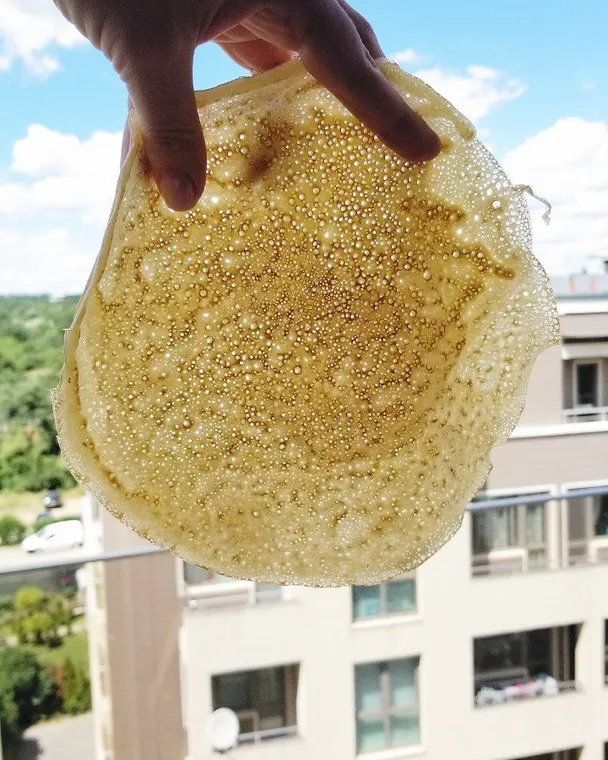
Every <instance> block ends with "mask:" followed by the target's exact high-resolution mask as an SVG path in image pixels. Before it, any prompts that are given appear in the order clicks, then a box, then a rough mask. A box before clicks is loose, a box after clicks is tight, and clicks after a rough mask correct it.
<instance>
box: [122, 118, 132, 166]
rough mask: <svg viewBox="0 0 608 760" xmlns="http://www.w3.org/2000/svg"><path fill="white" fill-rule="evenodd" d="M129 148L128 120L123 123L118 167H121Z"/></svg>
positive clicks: (129, 132)
mask: <svg viewBox="0 0 608 760" xmlns="http://www.w3.org/2000/svg"><path fill="white" fill-rule="evenodd" d="M130 147H131V130H130V129H129V119H127V120H126V121H125V127H124V129H123V132H122V146H121V149H120V165H121V166H122V165H123V164H124V162H125V159H126V157H127V155H128V153H129V148H130Z"/></svg>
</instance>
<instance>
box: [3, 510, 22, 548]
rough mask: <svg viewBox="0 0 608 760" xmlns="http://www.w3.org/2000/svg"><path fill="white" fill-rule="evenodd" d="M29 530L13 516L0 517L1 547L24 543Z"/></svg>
mask: <svg viewBox="0 0 608 760" xmlns="http://www.w3.org/2000/svg"><path fill="white" fill-rule="evenodd" d="M26 530H27V528H26V527H25V525H24V524H23V523H22V522H21V521H20V520H18V519H17V518H16V517H13V516H12V515H5V516H4V517H0V546H15V545H16V544H20V543H21V542H22V541H23V538H24V536H25V533H26Z"/></svg>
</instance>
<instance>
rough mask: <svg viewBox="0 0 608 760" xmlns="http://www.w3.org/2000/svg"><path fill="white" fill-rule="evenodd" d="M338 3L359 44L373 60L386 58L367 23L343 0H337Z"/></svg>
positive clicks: (372, 29) (370, 26)
mask: <svg viewBox="0 0 608 760" xmlns="http://www.w3.org/2000/svg"><path fill="white" fill-rule="evenodd" d="M338 3H339V4H340V6H341V7H342V9H343V10H344V12H345V13H346V14H347V16H348V17H349V18H350V20H351V21H352V22H353V24H354V26H355V29H356V30H357V32H358V33H359V37H360V38H361V42H362V43H363V44H364V45H365V47H366V49H367V51H368V52H369V54H370V55H371V57H372V58H374V59H378V58H386V55H385V54H384V51H383V50H382V48H381V47H380V43H379V42H378V38H377V37H376V32H374V28H373V27H372V25H371V24H370V23H369V21H368V20H367V19H366V18H365V17H364V16H362V15H361V14H360V13H359V12H358V11H356V10H355V9H354V8H351V6H350V5H349V4H348V3H347V2H345V0H338Z"/></svg>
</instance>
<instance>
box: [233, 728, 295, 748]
mask: <svg viewBox="0 0 608 760" xmlns="http://www.w3.org/2000/svg"><path fill="white" fill-rule="evenodd" d="M297 735H298V727H297V726H283V727H282V728H269V729H266V730H265V731H252V732H251V733H247V734H239V738H238V742H239V744H259V743H260V742H264V741H268V740H269V739H284V738H286V737H289V736H297Z"/></svg>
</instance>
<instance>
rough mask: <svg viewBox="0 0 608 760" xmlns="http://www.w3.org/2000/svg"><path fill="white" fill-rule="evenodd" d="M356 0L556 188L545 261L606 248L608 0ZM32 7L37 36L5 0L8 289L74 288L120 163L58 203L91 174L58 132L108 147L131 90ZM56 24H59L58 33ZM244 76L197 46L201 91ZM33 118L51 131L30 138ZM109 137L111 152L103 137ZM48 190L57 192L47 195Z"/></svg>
mask: <svg viewBox="0 0 608 760" xmlns="http://www.w3.org/2000/svg"><path fill="white" fill-rule="evenodd" d="M351 3H352V4H353V5H354V6H355V7H356V8H357V9H358V10H359V11H360V12H362V13H363V14H364V15H366V16H367V18H368V19H369V20H370V21H371V22H372V23H373V25H374V27H375V29H376V32H377V34H378V37H379V39H380V42H381V44H382V45H383V47H384V49H385V51H386V52H387V53H388V54H390V55H392V54H394V53H397V52H398V51H409V52H408V53H407V55H406V56H405V57H404V59H405V61H406V62H405V63H404V64H403V65H404V67H405V68H407V69H409V70H412V71H415V72H420V73H421V74H422V76H423V78H428V80H429V81H430V82H431V84H433V85H434V86H435V87H436V88H437V89H438V90H440V91H441V92H442V93H443V94H445V95H446V96H447V97H448V98H450V99H452V100H453V102H454V103H455V104H456V105H457V106H458V107H460V108H461V109H462V110H463V111H464V112H465V114H466V115H469V116H471V117H472V118H473V120H474V121H475V123H476V125H477V126H478V128H479V130H480V135H481V137H482V139H484V140H485V141H486V142H487V143H488V144H489V146H490V147H491V149H492V150H494V152H495V153H496V154H497V156H498V157H499V159H501V160H503V159H504V160H505V161H506V166H507V170H508V171H509V170H510V169H511V170H512V172H517V173H518V174H519V173H521V174H522V175H523V174H526V176H518V177H515V176H513V179H514V180H515V181H524V182H528V181H529V182H532V181H534V182H536V184H537V185H539V186H537V187H535V189H536V190H537V192H538V193H540V194H545V195H547V194H549V195H551V191H556V200H555V211H554V219H555V217H556V215H557V222H555V227H554V229H553V230H552V231H551V232H550V233H549V232H545V231H544V230H543V229H542V228H541V227H539V226H535V230H538V234H539V236H540V239H539V257H540V258H541V260H543V263H545V265H546V266H547V267H548V268H549V269H551V268H553V269H554V270H559V271H565V270H566V269H574V268H577V267H579V266H580V265H581V262H582V261H583V260H584V259H585V257H587V256H592V257H593V256H595V257H597V256H600V255H602V251H603V245H604V244H603V243H602V239H606V244H605V251H606V254H607V255H608V226H606V223H605V220H604V219H603V218H601V217H602V214H601V210H602V207H603V208H606V209H607V210H608V189H607V188H608V181H603V177H608V126H607V125H608V52H607V46H606V30H607V29H608V4H606V3H605V2H600V0H586V1H585V2H583V3H579V4H578V5H577V6H574V5H573V4H572V3H571V2H565V0H557V1H555V2H549V1H548V0H538V1H537V2H523V0H517V2H512V3H510V4H495V3H492V4H489V3H487V4H486V3H484V4H481V3H479V2H478V0H477V1H476V2H474V1H473V0H467V1H466V2H458V3H455V2H449V1H448V0H435V2H434V3H433V4H432V10H429V7H428V5H427V4H423V3H413V2H409V1H407V0H373V1H372V0H351ZM26 5H27V6H28V7H30V6H31V8H32V9H33V16H32V18H31V25H32V26H34V25H35V24H36V23H39V22H40V24H42V22H41V19H42V16H43V14H44V18H45V23H44V25H41V29H42V31H41V32H40V34H37V35H34V34H33V33H32V34H31V35H30V36H31V39H30V38H29V37H28V34H29V32H28V29H29V28H30V27H29V26H28V24H29V23H30V20H28V18H27V16H26V13H27V11H24V10H23V8H22V0H0V113H2V121H1V127H0V292H10V291H19V290H28V289H32V290H36V289H49V290H53V291H61V290H62V289H65V290H77V289H79V288H80V287H82V286H83V285H84V282H85V279H86V273H87V271H88V269H89V268H90V266H91V265H92V261H93V256H94V253H95V251H96V249H97V247H98V245H99V242H100V239H101V234H102V232H103V220H104V219H105V215H106V214H107V204H108V203H109V200H110V199H111V194H112V190H113V188H112V182H113V179H112V177H113V175H114V174H115V173H116V170H117V164H116V166H112V161H113V159H111V158H110V157H109V156H104V160H103V164H104V167H105V168H104V171H103V178H102V179H103V183H105V185H104V187H105V190H104V192H103V193H102V192H98V193H97V194H95V193H93V197H92V198H90V199H89V200H88V201H87V203H88V205H86V204H85V202H84V200H82V202H81V203H80V205H79V202H77V201H76V200H74V199H72V200H69V199H67V200H65V202H63V201H60V200H59V199H58V198H57V193H60V192H61V188H62V187H64V186H65V183H66V181H67V182H68V184H69V187H70V188H71V193H72V195H74V196H77V195H79V194H80V195H81V196H83V197H84V195H86V193H87V191H86V186H87V184H88V185H91V184H92V183H94V182H95V181H96V180H95V178H94V177H91V179H90V182H89V181H88V179H87V176H86V167H84V168H83V167H79V168H77V169H75V168H74V167H73V166H71V167H70V166H68V164H69V163H70V161H69V155H68V156H67V157H66V156H64V155H63V151H65V152H66V153H67V154H69V151H70V150H71V148H70V145H71V143H70V142H69V141H66V140H62V139H60V138H62V137H63V136H66V135H74V136H75V137H76V138H78V139H79V140H80V141H82V143H83V145H82V146H81V147H82V150H80V147H78V145H77V143H74V147H75V148H78V150H79V151H80V152H77V153H74V155H75V156H76V155H77V156H80V157H81V159H80V160H81V161H83V162H85V163H86V161H87V156H90V155H91V154H92V153H94V154H95V155H98V156H101V153H100V151H101V148H100V147H99V146H98V145H97V143H95V144H93V143H91V144H88V143H87V142H86V141H88V140H90V139H91V136H92V135H93V134H94V133H96V132H102V133H110V134H113V133H116V132H118V131H119V130H121V129H122V125H123V122H124V115H125V102H126V95H125V91H124V87H123V86H122V84H121V83H120V82H119V80H118V79H117V77H116V76H115V75H114V73H113V71H112V69H111V66H110V65H109V64H108V63H107V62H106V61H105V60H104V58H103V57H102V56H101V54H100V53H98V52H97V51H95V50H94V49H93V48H92V47H90V46H89V45H84V44H83V45H80V44H77V42H76V40H75V39H74V38H72V36H71V34H70V32H69V30H67V31H66V29H65V28H63V27H61V20H60V19H58V18H55V16H54V14H53V13H52V10H51V2H50V0H28V3H27V4H26ZM573 8H577V10H578V12H577V13H574V12H573ZM36 9H39V10H38V14H37V15H36V13H34V11H36ZM11 14H12V15H11ZM19 14H20V15H19ZM47 15H48V19H47V18H46V17H47ZM17 16H18V17H17ZM13 17H14V18H15V19H16V20H13V21H11V19H13ZM3 18H5V19H8V22H6V21H3ZM55 23H56V24H58V27H57V28H58V29H61V31H60V32H53V29H54V26H53V25H54V24H55ZM49 30H50V31H49ZM45 33H46V35H47V37H48V44H44V34H45ZM41 40H42V42H41ZM57 41H59V42H60V43H62V44H57ZM471 67H478V68H477V69H476V68H473V69H471ZM428 72H430V73H428ZM241 73H242V72H241V70H240V69H239V68H238V67H237V66H236V65H235V64H233V63H232V62H230V61H229V60H228V59H227V58H226V56H225V55H224V54H223V53H222V52H221V51H219V50H218V49H216V48H214V47H213V46H211V45H208V46H205V47H204V48H202V49H201V50H199V52H198V54H197V58H196V64H195V81H196V85H197V87H199V88H203V87H209V86H212V85H215V84H218V83H220V82H223V81H226V80H228V79H231V78H233V77H235V76H239V75H240V74H241ZM426 73H428V77H427V76H426ZM31 125H41V126H42V127H44V128H46V131H39V132H38V133H33V134H32V133H31V132H29V131H28V130H30V128H31ZM552 130H553V131H552ZM28 135H29V138H28ZM19 141H22V142H21V148H19V149H17V154H15V144H16V143H17V144H18V143H19ZM45 141H46V142H45ZM526 141H528V142H526ZM100 144H101V143H100ZM47 145H48V147H46V148H45V146H47ZM104 145H105V146H106V149H107V150H108V151H111V147H109V146H110V143H109V142H108V141H106V142H105V143H104ZM28 151H30V153H28ZM45 151H46V153H45ZM50 154H53V156H54V157H55V158H54V161H55V164H56V165H55V164H53V161H50V159H49V155H50ZM571 154H573V155H571ZM15 155H18V156H19V158H18V160H16V158H15ZM541 158H542V160H541ZM100 160H101V159H100ZM117 160H118V159H117V158H116V161H117ZM62 162H63V163H62ZM584 162H587V164H585V163H584ZM72 163H73V162H72ZM587 165H588V167H589V171H587V172H585V171H583V169H584V167H585V166H587ZM93 168H95V167H92V170H93ZM96 168H97V169H98V170H99V167H96ZM558 176H559V180H557V179H556V177H558ZM66 177H67V179H66ZM585 177H587V178H588V179H589V183H588V186H586V185H585V182H586V181H587V180H586V179H585ZM48 180H51V182H50V183H49V182H48ZM558 181H559V183H560V187H559V188H556V182H558ZM78 182H80V183H81V184H82V188H83V189H82V190H81V191H79V190H78V187H77V183H78ZM97 182H98V184H99V182H100V180H99V178H97ZM45 183H46V184H45ZM62 183H63V184H62ZM45 187H47V191H48V188H55V189H56V190H54V191H53V193H51V192H50V191H48V192H45V190H44V188H45ZM573 193H574V195H575V196H576V197H572V196H573ZM598 193H600V195H598ZM32 194H33V195H35V197H36V202H35V204H34V205H35V206H36V213H35V214H34V213H32V208H31V205H32V204H31V203H30V200H31V198H32V197H33V195H32ZM50 195H53V196H54V197H53V198H52V201H50V200H49V196H50ZM16 198H17V199H19V198H21V199H22V200H21V202H18V201H17V200H15V199H16ZM28 199H29V200H28ZM581 199H587V201H586V206H585V208H586V209H587V211H588V210H589V202H591V206H592V207H593V208H594V209H596V211H597V213H596V217H597V218H594V225H595V226H594V233H593V239H591V238H590V237H589V234H586V236H582V239H581V240H580V247H579V249H577V250H578V254H577V252H576V250H575V248H576V245H577V225H578V222H577V221H576V220H577V219H578V220H579V221H580V219H581V218H582V211H583V210H584V209H581V208H578V207H579V206H580V205H581V203H582V200H581ZM600 199H601V201H602V202H600ZM604 200H605V201H606V204H605V205H603V201H604ZM573 202H574V206H576V207H577V208H574V206H573ZM28 203H29V205H30V208H29V210H28V208H27V205H28ZM36 204H37V205H36ZM104 204H105V205H104ZM596 207H597V208H596ZM577 209H578V210H577ZM533 210H534V209H533ZM574 211H576V212H577V213H574ZM607 213H608V211H607ZM562 222H563V224H562ZM560 225H561V227H560ZM562 227H563V229H561V228H562ZM556 229H557V231H556ZM560 230H561V231H560ZM36 236H38V238H36V239H37V240H39V241H41V244H42V245H43V247H44V245H45V243H44V241H51V242H50V243H49V245H48V248H49V251H52V253H51V254H49V255H52V256H55V257H59V258H61V257H62V255H63V254H62V250H63V249H62V245H64V246H65V249H66V252H65V266H66V269H68V270H69V271H66V272H65V273H64V275H61V273H60V272H58V271H53V272H50V268H49V266H48V265H49V264H50V262H47V261H46V260H45V258H44V253H43V252H42V251H41V250H37V243H36V240H35V239H34V238H35V237H36ZM49 236H50V237H49ZM547 245H548V246H549V248H551V246H553V249H554V250H556V251H559V254H556V258H555V260H554V262H553V263H554V264H555V266H553V267H552V262H551V258H550V257H551V255H552V254H551V252H550V250H549V249H547V250H544V248H546V247H547ZM20 246H21V248H22V250H23V251H26V252H27V253H26V254H24V255H25V262H24V264H25V266H27V267H29V269H30V275H29V276H28V277H25V276H23V267H21V266H20V263H19V262H20V253H19V251H18V250H14V249H13V248H19V247H20ZM541 254H542V255H541ZM547 259H548V260H547ZM38 263H39V264H40V266H38ZM57 263H58V262H56V264H57ZM55 269H56V267H55ZM33 270H36V273H35V275H34V273H33ZM47 270H49V271H48V272H47ZM45 272H46V274H45ZM47 274H49V275H52V276H48V277H47ZM45 278H46V279H45Z"/></svg>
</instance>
